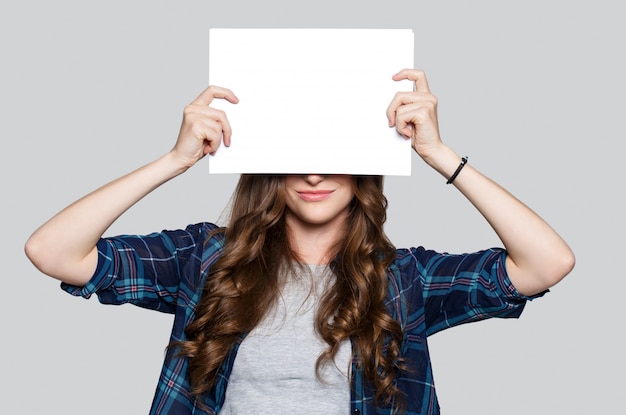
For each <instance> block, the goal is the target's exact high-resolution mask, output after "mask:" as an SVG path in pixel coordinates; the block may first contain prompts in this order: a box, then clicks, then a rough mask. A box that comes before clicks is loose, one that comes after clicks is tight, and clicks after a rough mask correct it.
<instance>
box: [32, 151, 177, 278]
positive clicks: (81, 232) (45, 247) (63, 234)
mask: <svg viewBox="0 0 626 415" xmlns="http://www.w3.org/2000/svg"><path fill="white" fill-rule="evenodd" d="M185 169H186V168H185V167H183V166H182V165H181V163H180V162H178V161H176V160H175V158H174V157H173V156H172V154H171V153H168V154H166V155H164V156H163V157H161V158H159V159H158V160H155V161H154V162H152V163H149V164H147V165H145V166H143V167H141V168H139V169H137V170H135V171H133V172H132V173H129V174H127V175H125V176H123V177H120V178H119V179H116V180H114V181H112V182H110V183H108V184H106V185H104V186H102V187H101V188H99V189H97V190H95V191H94V192H92V193H90V194H88V195H86V196H84V197H83V198H81V199H79V200H78V201H76V202H74V203H73V204H71V205H70V206H68V207H67V208H65V209H63V210H62V211H61V212H59V213H58V214H57V215H55V216H54V217H52V218H51V219H50V220H49V221H47V222H46V223H44V224H43V225H42V226H41V227H40V228H39V229H37V230H36V231H35V232H34V233H33V235H32V236H31V237H30V238H29V240H28V241H27V243H26V246H25V250H26V254H27V256H28V257H29V259H30V260H31V261H32V262H33V264H34V265H35V266H36V267H37V268H38V269H39V270H40V271H42V272H43V273H45V274H47V275H49V276H51V277H54V278H57V279H59V280H62V281H65V282H68V283H71V284H75V285H84V284H85V283H86V282H87V281H88V280H89V278H90V277H91V275H92V274H93V271H94V270H95V268H96V265H97V252H96V243H97V242H98V240H99V239H100V237H101V236H102V235H103V234H104V232H105V231H106V230H107V229H108V228H109V226H111V224H112V223H113V222H114V221H115V220H116V219H117V218H118V217H119V216H120V215H122V214H123V213H124V212H125V211H126V210H128V209H129V208H130V207H131V206H133V205H134V204H135V203H137V202H138V201H139V200H141V199H142V198H143V197H144V196H146V195H147V194H148V193H150V192H151V191H152V190H154V189H155V188H157V187H158V186H160V185H161V184H163V183H165V182H167V181H168V180H170V179H171V178H173V177H175V176H177V175H178V174H181V173H182V172H184V171H185Z"/></svg>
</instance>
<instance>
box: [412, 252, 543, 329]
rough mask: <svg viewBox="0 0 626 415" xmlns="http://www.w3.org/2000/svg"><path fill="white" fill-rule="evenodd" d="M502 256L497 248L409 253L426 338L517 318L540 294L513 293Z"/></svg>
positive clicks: (515, 291) (504, 253)
mask: <svg viewBox="0 0 626 415" xmlns="http://www.w3.org/2000/svg"><path fill="white" fill-rule="evenodd" d="M506 255H507V253H506V251H505V250H504V249H501V248H491V249H487V250H483V251H479V252H474V253H466V254H448V253H437V252H435V251H427V250H424V249H423V248H414V249H411V250H410V256H411V257H413V259H414V260H415V261H412V262H413V264H414V265H415V269H414V272H416V273H417V277H418V278H419V282H420V284H418V285H419V286H420V287H421V290H422V296H423V298H424V310H425V323H426V327H427V333H428V335H431V334H434V333H436V332H438V331H441V330H443V329H446V328H448V327H453V326H457V325H460V324H464V323H468V322H472V321H478V320H484V319H487V318H492V317H499V318H517V317H519V316H520V315H521V313H522V310H523V309H524V306H525V304H526V302H527V300H532V299H534V298H536V297H539V296H541V295H543V294H544V293H540V294H538V295H536V296H532V297H527V296H523V295H521V294H520V293H519V292H518V291H517V289H516V288H515V286H514V285H513V284H512V282H511V280H510V279H509V276H508V274H507V272H506V268H505V259H506Z"/></svg>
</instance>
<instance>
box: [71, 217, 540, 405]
mask: <svg viewBox="0 0 626 415" xmlns="http://www.w3.org/2000/svg"><path fill="white" fill-rule="evenodd" d="M215 229H216V226H215V225H213V224H210V223H199V224H194V225H189V226H188V227H187V228H186V229H184V230H174V231H162V232H160V233H153V234H150V235H146V236H138V235H122V236H118V237H114V238H104V239H101V240H100V241H99V242H98V253H99V256H98V267H97V270H96V272H95V273H94V276H93V277H92V279H91V280H90V281H89V282H88V283H87V284H86V285H85V286H84V287H75V286H71V285H68V284H62V288H63V289H64V290H66V291H67V292H69V293H70V294H72V295H75V296H82V297H84V298H89V297H90V296H91V295H92V294H94V293H95V294H96V295H97V296H98V299H99V300H100V302H102V303H104V304H124V303H131V304H134V305H137V306H140V307H145V308H148V309H152V310H157V311H161V312H165V313H171V314H174V316H175V317H174V327H173V330H172V335H171V340H172V341H177V340H184V339H185V333H184V329H185V327H186V326H187V324H189V323H190V322H191V321H192V320H193V318H194V312H195V309H196V305H197V304H198V301H199V300H200V295H201V293H202V286H203V283H204V280H205V278H206V277H207V274H208V271H209V268H210V267H211V264H213V263H214V262H215V260H216V259H217V258H218V257H219V255H220V253H221V251H222V248H223V237H222V235H221V233H216V234H215V233H214V234H213V236H211V237H210V238H209V235H210V234H211V233H212V231H214V230H215ZM505 257H506V252H505V251H504V250H502V249H496V248H494V249H488V250H485V251H481V252H476V253H471V254H462V255H450V254H442V253H437V252H434V251H428V250H425V249H424V248H422V247H418V248H410V249H399V250H398V251H397V256H396V260H395V262H394V263H393V264H392V266H391V267H390V269H389V271H388V280H389V295H388V299H387V305H388V308H389V311H390V312H391V315H392V316H393V317H394V318H395V319H397V320H398V321H399V322H400V324H401V326H402V328H403V331H404V338H403V342H402V355H403V358H404V359H405V360H406V361H407V363H408V365H409V369H410V371H407V372H406V373H402V374H401V375H400V376H399V377H398V379H397V385H398V387H399V388H400V389H401V390H402V391H403V392H404V393H405V394H406V396H407V403H408V406H407V412H406V414H407V415H418V414H419V415H434V414H439V404H438V401H437V396H436V393H435V386H434V383H433V375H432V368H431V364H430V358H429V353H428V345H427V342H426V338H427V337H428V336H429V335H431V334H433V333H436V332H438V331H440V330H443V329H446V328H448V327H452V326H456V325H459V324H463V323H468V322H472V321H478V320H483V319H486V318H490V317H503V318H515V317H518V316H519V315H520V314H521V312H522V309H523V308H524V304H525V303H526V300H528V299H530V298H528V297H524V296H521V295H520V294H519V293H518V292H517V291H516V289H515V287H514V286H513V285H512V283H511V281H510V280H509V278H508V276H507V274H506V271H505V267H504V259H505ZM241 340H243V338H242V339H240V342H241ZM240 342H239V343H238V344H240ZM238 344H237V345H236V347H235V348H234V350H233V351H232V353H231V354H230V355H229V357H228V358H227V359H226V360H225V361H224V363H223V366H222V368H221V371H220V374H219V378H218V379H217V382H216V386H215V387H214V388H213V390H211V392H210V393H207V394H206V395H205V396H203V397H202V399H203V403H204V404H205V406H206V407H207V408H209V412H206V411H205V410H203V409H202V407H201V406H199V405H198V402H197V401H196V399H195V398H194V396H192V395H191V394H190V393H189V390H190V387H189V381H188V379H187V376H186V372H187V360H185V359H183V358H179V357H176V356H175V355H174V353H172V352H171V351H170V352H168V354H167V355H166V356H165V361H164V364H163V368H162V371H161V375H160V377H159V380H158V385H157V389H156V392H155V396H154V400H153V402H152V406H151V410H150V414H151V415H156V414H159V415H162V414H175V415H186V414H207V413H208V414H217V413H218V412H219V410H220V408H221V406H222V404H223V402H224V397H225V393H226V387H227V384H228V378H229V375H230V372H231V369H232V365H233V362H234V360H235V356H236V353H237V346H238ZM351 381H352V396H351V414H354V415H374V414H391V413H392V410H391V409H390V408H378V407H376V406H375V405H374V402H373V399H374V390H373V388H372V386H371V385H370V384H369V383H368V382H366V381H365V379H364V378H363V376H362V373H361V372H360V371H359V369H358V367H357V366H356V365H355V364H354V362H353V364H352V380H351Z"/></svg>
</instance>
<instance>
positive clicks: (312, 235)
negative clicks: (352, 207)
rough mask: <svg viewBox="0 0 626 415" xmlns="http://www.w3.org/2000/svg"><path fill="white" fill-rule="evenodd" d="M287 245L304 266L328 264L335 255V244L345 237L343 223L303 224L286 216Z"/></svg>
mask: <svg viewBox="0 0 626 415" xmlns="http://www.w3.org/2000/svg"><path fill="white" fill-rule="evenodd" d="M286 219H287V221H286V222H287V233H288V235H289V244H290V245H291V247H292V248H293V250H294V251H295V252H296V254H297V255H298V257H299V260H300V261H301V262H302V263H304V264H311V265H321V264H328V263H329V262H330V261H332V259H333V258H334V257H335V255H336V254H337V244H338V242H339V241H340V240H341V238H342V237H343V236H344V235H345V226H344V223H345V221H343V220H342V221H341V222H334V221H333V222H331V223H328V224H323V225H317V224H309V223H303V222H301V221H298V220H295V219H294V218H290V215H289V214H288V215H287V218H286Z"/></svg>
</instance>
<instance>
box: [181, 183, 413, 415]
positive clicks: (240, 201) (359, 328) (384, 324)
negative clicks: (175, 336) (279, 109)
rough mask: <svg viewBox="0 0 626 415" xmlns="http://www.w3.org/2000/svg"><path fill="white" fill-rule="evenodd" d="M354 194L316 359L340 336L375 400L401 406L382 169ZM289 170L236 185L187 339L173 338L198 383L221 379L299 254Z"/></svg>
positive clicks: (201, 387)
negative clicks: (289, 222) (289, 209)
mask: <svg viewBox="0 0 626 415" xmlns="http://www.w3.org/2000/svg"><path fill="white" fill-rule="evenodd" d="M353 188H354V193H355V195H354V198H353V200H352V202H351V209H350V214H349V217H348V219H347V224H346V225H347V226H345V235H344V237H343V238H340V240H339V242H338V243H337V246H336V247H335V248H336V249H335V250H336V252H333V253H332V254H333V256H334V258H335V259H334V260H333V261H332V263H331V264H330V265H331V269H332V270H333V272H334V273H335V276H336V278H335V282H334V285H333V286H332V288H330V289H329V290H328V291H327V292H326V293H325V294H324V295H323V297H322V298H321V300H320V304H319V305H318V307H319V308H318V311H317V315H316V321H315V326H316V327H315V328H316V331H317V332H318V333H319V335H320V336H321V337H322V339H323V340H324V341H325V342H326V343H327V344H328V347H327V348H326V350H325V351H324V352H323V353H322V354H321V355H320V356H319V358H318V359H317V366H316V369H317V375H318V376H320V368H321V367H322V365H324V364H326V363H329V362H332V361H333V359H334V358H335V355H336V354H337V351H338V350H339V346H340V344H341V342H343V341H345V340H348V339H351V340H352V344H353V353H354V354H355V356H356V358H357V361H358V365H359V367H360V368H361V370H362V371H363V374H364V376H365V378H366V379H367V380H369V381H370V382H371V383H372V385H373V386H374V387H375V390H376V393H375V400H376V402H377V404H379V405H384V406H389V405H393V406H394V407H396V409H402V407H404V402H405V397H404V395H403V393H402V392H401V391H400V390H399V389H398V388H397V387H396V386H395V383H394V379H395V377H396V376H397V374H398V373H399V372H400V371H401V370H402V368H403V362H402V361H401V359H400V356H399V355H400V344H401V341H402V329H401V327H400V324H399V323H398V322H397V321H396V320H394V319H393V318H392V317H391V316H390V314H389V312H388V311H387V308H386V306H385V298H386V294H387V268H388V266H389V265H390V264H391V263H392V262H393V259H394V257H395V252H396V251H395V248H394V246H393V245H392V244H391V242H390V241H389V239H388V238H387V236H386V235H385V233H384V231H383V224H384V222H385V220H386V209H387V199H386V197H385V196H384V194H383V178H382V177H381V176H354V177H353ZM285 211H286V202H285V186H284V176H272V175H242V176H241V178H240V180H239V183H238V185H237V188H236V190H235V193H234V199H233V205H232V212H231V217H230V223H229V225H228V226H227V227H225V228H221V229H220V232H224V244H225V245H224V250H223V253H222V254H221V256H220V258H219V259H218V260H217V261H216V262H215V264H214V265H213V266H212V267H211V270H210V271H209V276H208V277H207V280H206V283H205V286H204V288H203V294H202V297H201V300H200V302H199V303H198V307H197V310H196V316H195V319H194V321H193V322H192V323H190V324H189V325H188V326H187V328H186V329H185V335H186V340H185V341H183V342H179V343H178V344H176V345H175V346H177V347H178V352H179V353H180V354H181V355H182V356H184V357H186V358H188V359H189V369H188V370H189V372H188V373H189V377H190V383H191V386H192V391H191V392H192V393H193V394H196V395H200V394H203V393H205V392H207V391H208V390H210V389H211V388H212V387H213V386H214V385H215V380H216V375H217V373H218V371H219V369H220V367H221V365H222V363H223V361H224V359H225V358H226V357H227V355H228V353H229V352H230V350H231V348H232V347H233V346H234V344H235V343H236V342H237V341H238V340H239V339H240V338H241V336H242V335H244V334H245V333H248V332H250V331H251V330H252V329H253V328H254V327H255V326H256V325H257V324H258V323H259V322H260V321H261V319H262V318H263V317H264V316H265V315H266V313H267V312H268V311H269V310H270V308H271V307H272V306H273V304H274V303H275V300H276V299H277V297H278V294H279V269H280V268H281V266H283V265H285V264H290V263H294V262H297V260H298V257H297V254H296V253H295V252H294V250H293V249H292V248H291V247H290V245H289V242H288V235H287V227H286V223H285Z"/></svg>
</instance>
